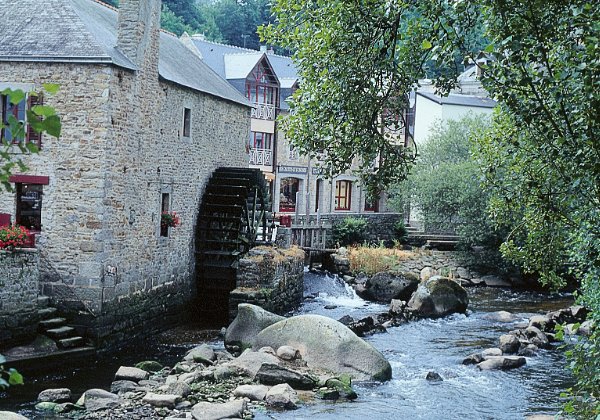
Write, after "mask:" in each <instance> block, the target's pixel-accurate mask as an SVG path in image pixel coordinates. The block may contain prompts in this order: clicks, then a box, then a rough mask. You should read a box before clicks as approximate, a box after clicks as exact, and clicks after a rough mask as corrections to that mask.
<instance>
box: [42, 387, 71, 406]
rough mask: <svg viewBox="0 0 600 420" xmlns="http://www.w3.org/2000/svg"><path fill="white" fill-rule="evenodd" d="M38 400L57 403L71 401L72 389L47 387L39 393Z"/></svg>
mask: <svg viewBox="0 0 600 420" xmlns="http://www.w3.org/2000/svg"><path fill="white" fill-rule="evenodd" d="M38 400H39V401H42V402H43V401H50V402H56V403H61V402H67V401H71V390H70V389H69V388H51V389H45V390H43V391H42V392H40V394H39V395H38Z"/></svg>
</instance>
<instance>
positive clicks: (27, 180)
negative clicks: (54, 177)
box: [8, 175, 50, 185]
mask: <svg viewBox="0 0 600 420" xmlns="http://www.w3.org/2000/svg"><path fill="white" fill-rule="evenodd" d="M8 181H9V182H12V183H15V184H17V183H18V184H38V185H48V184H49V183H50V177H48V176H39V175H11V176H10V178H8Z"/></svg>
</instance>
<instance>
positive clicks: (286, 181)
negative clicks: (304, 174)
mask: <svg viewBox="0 0 600 420" xmlns="http://www.w3.org/2000/svg"><path fill="white" fill-rule="evenodd" d="M299 190H300V180H299V179H298V178H283V179H282V180H281V186H280V188H279V211H280V212H294V211H296V204H297V203H296V193H297V192H298V191H299Z"/></svg>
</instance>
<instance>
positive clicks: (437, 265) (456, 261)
mask: <svg viewBox="0 0 600 420" xmlns="http://www.w3.org/2000/svg"><path fill="white" fill-rule="evenodd" d="M471 258H472V259H473V258H474V257H473V256H472V257H471ZM323 268H324V269H326V270H329V271H331V272H333V273H339V274H343V275H350V276H358V275H359V274H360V273H358V272H352V271H351V267H350V258H349V255H348V250H347V249H346V248H340V249H339V250H338V252H337V253H334V254H327V255H325V257H324V258H323ZM396 270H397V271H400V272H405V273H412V274H413V275H414V276H415V277H417V278H420V279H421V280H427V279H429V278H430V277H432V276H434V275H440V276H443V277H449V278H452V279H455V280H457V281H459V282H460V283H461V284H462V285H464V286H470V285H488V286H500V287H505V286H510V285H511V284H512V285H518V284H520V281H519V278H516V277H511V278H509V279H505V278H502V277H500V276H498V275H496V274H487V275H482V274H481V273H479V272H477V271H476V270H474V269H473V268H472V267H470V266H469V264H468V263H467V262H465V259H464V254H463V253H462V252H459V251H434V250H422V249H416V250H414V251H407V252H406V258H405V259H403V260H401V261H400V262H399V263H398V265H397V267H396Z"/></svg>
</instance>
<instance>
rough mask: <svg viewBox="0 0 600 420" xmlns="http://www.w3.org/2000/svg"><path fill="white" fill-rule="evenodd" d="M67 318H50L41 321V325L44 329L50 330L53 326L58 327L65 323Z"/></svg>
mask: <svg viewBox="0 0 600 420" xmlns="http://www.w3.org/2000/svg"><path fill="white" fill-rule="evenodd" d="M66 322H67V320H66V319H65V318H50V319H45V320H43V321H40V323H39V326H40V329H42V330H50V329H52V328H58V327H62V326H63V325H65V323H66Z"/></svg>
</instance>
